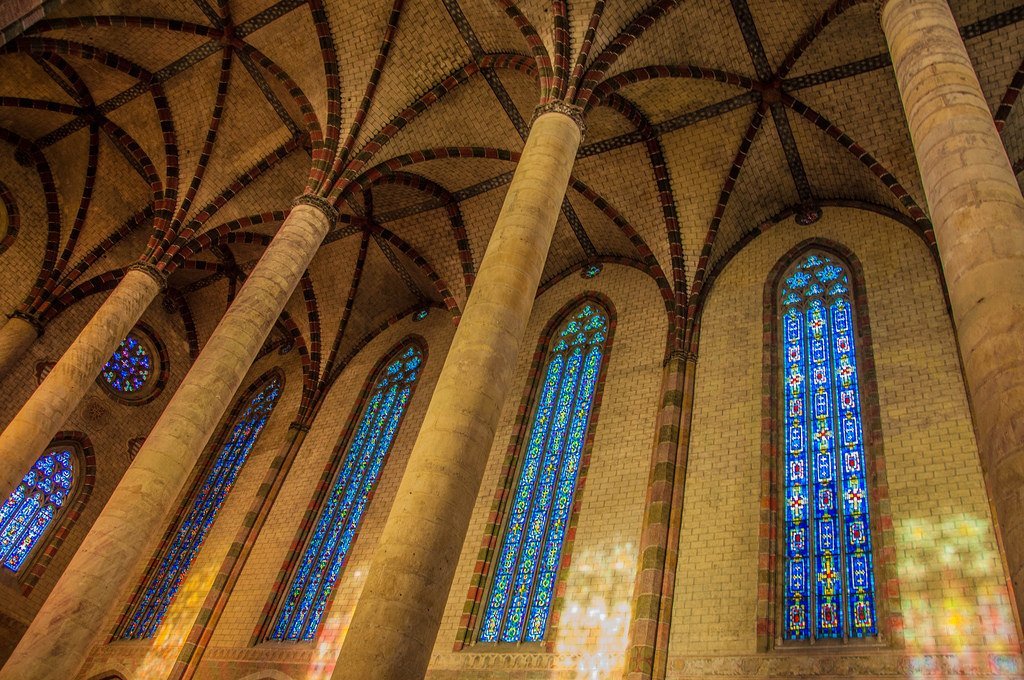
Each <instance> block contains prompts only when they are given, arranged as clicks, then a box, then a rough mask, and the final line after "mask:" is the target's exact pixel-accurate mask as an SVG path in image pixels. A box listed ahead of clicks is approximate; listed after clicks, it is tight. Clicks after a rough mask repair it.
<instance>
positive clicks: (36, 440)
mask: <svg viewBox="0 0 1024 680" xmlns="http://www.w3.org/2000/svg"><path fill="white" fill-rule="evenodd" d="M163 283H164V278H163V274H162V273H160V272H159V271H157V270H156V269H155V268H153V267H152V266H151V265H146V264H136V265H132V267H131V268H129V270H128V272H127V273H126V274H125V275H124V277H123V278H122V279H121V282H120V283H118V284H117V287H116V288H114V290H113V291H112V292H111V293H110V295H109V296H108V297H107V299H106V300H104V301H103V304H102V305H100V308H99V309H98V310H96V313H95V314H94V315H93V317H92V318H91V319H90V320H89V323H88V324H86V326H85V328H83V329H82V332H81V333H79V334H78V337H77V338H75V341H74V342H72V343H71V346H70V347H68V349H67V351H66V352H64V355H63V356H61V358H60V360H59V361H58V362H57V364H56V365H55V366H54V367H53V369H52V370H51V371H50V373H49V374H48V375H47V376H46V379H45V380H43V382H42V384H41V385H39V387H38V388H36V391H35V392H33V393H32V396H31V397H29V399H28V401H27V402H25V405H24V406H22V407H21V410H20V411H18V414H17V415H16V416H14V420H12V421H11V422H10V424H8V425H7V429H5V430H4V431H3V433H2V434H0V495H2V497H3V498H7V495H8V494H10V493H11V491H13V490H14V488H15V487H16V486H17V485H18V483H19V482H20V481H21V478H22V477H23V476H24V475H25V473H26V472H27V471H28V469H29V468H30V467H32V464H33V463H35V462H36V459H37V458H38V457H39V454H41V453H42V452H43V449H45V448H46V447H47V445H49V443H50V440H51V439H53V436H54V435H55V434H57V432H59V431H60V429H61V428H62V427H64V423H65V421H66V420H67V419H68V416H70V415H71V412H72V411H73V410H74V409H75V407H76V406H78V402H80V401H81V400H82V397H83V396H85V393H86V391H87V390H88V389H89V388H90V387H91V386H92V384H93V381H94V380H96V376H98V375H99V374H100V370H101V369H102V368H103V364H105V363H107V360H109V359H110V355H111V354H113V353H114V350H115V349H117V345H118V344H119V343H120V342H121V341H122V340H124V337H125V336H126V335H128V332H129V331H130V330H131V329H132V328H133V327H134V326H135V322H137V321H138V320H139V317H141V316H142V313H143V312H145V311H146V308H147V307H148V306H149V303H151V302H152V301H153V298H155V297H156V295H157V293H159V292H160V290H161V288H162V286H163ZM15 322H17V323H19V324H20V323H22V321H21V320H20V319H18V318H17V317H15V318H12V319H11V320H10V321H8V322H7V325H8V326H9V325H10V324H12V323H15ZM5 328H6V326H5ZM33 332H35V331H34V330H33ZM25 336H26V337H27V333H25Z"/></svg>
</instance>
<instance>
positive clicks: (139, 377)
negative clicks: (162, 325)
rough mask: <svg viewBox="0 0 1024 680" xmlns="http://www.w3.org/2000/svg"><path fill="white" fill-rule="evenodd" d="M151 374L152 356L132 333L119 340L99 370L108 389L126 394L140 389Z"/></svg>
mask: <svg viewBox="0 0 1024 680" xmlns="http://www.w3.org/2000/svg"><path fill="white" fill-rule="evenodd" d="M152 374H153V356H152V355H151V354H150V351H149V350H148V349H147V348H146V346H145V344H144V343H143V342H141V341H140V340H139V338H138V336H136V335H135V334H134V333H129V334H128V337H126V338H125V339H124V340H122V341H121V344H120V345H118V346H117V349H116V350H114V354H113V356H111V357H110V359H109V360H108V361H107V363H106V364H104V365H103V370H101V371H100V376H101V377H102V378H103V381H104V382H105V383H106V384H107V385H108V386H109V387H110V389H112V390H114V392H117V393H119V394H128V395H130V394H134V393H135V392H138V391H139V390H141V389H142V387H143V385H145V384H146V381H148V380H149V378H150V376H151V375H152Z"/></svg>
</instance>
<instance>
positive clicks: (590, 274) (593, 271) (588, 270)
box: [580, 264, 604, 279]
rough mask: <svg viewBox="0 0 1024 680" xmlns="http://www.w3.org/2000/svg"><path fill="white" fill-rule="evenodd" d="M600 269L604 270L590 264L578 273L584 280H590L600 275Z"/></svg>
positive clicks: (599, 266) (597, 265)
mask: <svg viewBox="0 0 1024 680" xmlns="http://www.w3.org/2000/svg"><path fill="white" fill-rule="evenodd" d="M602 269H604V267H602V266H601V265H599V264H590V265H587V266H586V267H584V268H583V270H582V271H581V272H580V276H582V277H583V278H585V279H592V278H594V277H595V276H597V275H598V274H600V273H601V270H602Z"/></svg>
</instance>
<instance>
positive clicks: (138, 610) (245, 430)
mask: <svg viewBox="0 0 1024 680" xmlns="http://www.w3.org/2000/svg"><path fill="white" fill-rule="evenodd" d="M280 393H281V381H280V380H279V379H277V378H272V379H271V380H270V381H268V382H267V383H266V384H265V385H263V387H262V388H261V389H260V390H259V391H258V392H257V393H256V395H255V396H254V397H253V398H252V399H251V400H250V402H249V405H248V406H247V407H246V409H245V410H244V411H243V412H242V414H241V415H240V416H239V417H238V419H237V420H236V421H235V422H234V424H233V425H232V428H231V430H230V432H229V435H228V437H227V441H225V443H224V445H223V446H222V447H221V449H220V451H219V452H218V454H217V457H216V458H215V459H214V461H213V463H212V464H211V465H210V469H209V471H208V472H207V473H206V476H205V477H204V478H203V480H202V483H201V485H200V486H199V487H198V489H197V490H196V492H195V493H194V495H193V497H192V499H191V500H190V501H188V502H187V503H186V505H185V507H184V508H183V509H182V511H181V513H180V514H181V515H182V516H183V519H181V520H180V522H179V523H178V525H177V529H176V530H175V531H174V534H173V537H172V538H171V540H170V542H169V544H168V545H167V547H166V548H165V549H164V551H163V553H162V554H161V555H160V558H159V562H158V563H157V566H156V567H155V568H154V569H153V570H152V572H151V573H150V574H148V575H147V578H146V581H145V583H144V584H143V586H142V589H141V591H140V593H139V595H138V596H137V597H136V600H135V602H134V603H133V605H132V607H131V608H130V609H129V615H128V617H127V618H126V623H125V625H124V627H123V630H122V631H121V634H120V637H121V638H122V639H125V640H136V639H142V638H148V637H152V636H153V635H154V634H155V633H156V629H157V628H158V627H159V626H160V622H161V621H162V620H163V617H164V614H165V613H167V608H168V607H169V606H170V605H171V601H172V600H173V599H174V595H175V594H176V593H177V592H178V588H179V587H180V586H181V584H182V582H183V581H184V580H185V576H186V575H187V574H188V570H189V567H190V566H192V560H194V559H195V557H196V555H197V554H198V553H199V549H200V548H201V547H202V545H203V541H204V540H205V539H206V534H207V533H209V531H210V527H212V526H213V522H214V520H215V519H216V517H217V512H218V510H220V506H221V503H223V502H224V499H225V498H226V497H227V495H228V492H229V491H230V490H231V486H232V485H233V484H234V482H235V479H237V477H238V473H239V472H240V471H241V469H242V465H244V464H245V460H246V458H247V457H248V456H249V452H250V451H252V447H253V445H254V444H255V443H256V439H257V438H258V437H259V435H260V432H262V431H263V426H264V425H266V423H267V419H268V418H269V417H270V413H271V412H272V411H273V410H274V406H275V405H276V404H277V398H278V396H279V395H280Z"/></svg>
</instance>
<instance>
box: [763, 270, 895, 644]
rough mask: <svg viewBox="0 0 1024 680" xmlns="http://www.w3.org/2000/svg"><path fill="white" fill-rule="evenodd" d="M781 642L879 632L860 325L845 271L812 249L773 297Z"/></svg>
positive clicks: (867, 634)
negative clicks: (778, 356)
mask: <svg viewBox="0 0 1024 680" xmlns="http://www.w3.org/2000/svg"><path fill="white" fill-rule="evenodd" d="M779 308H780V310H781V317H782V318H781V329H782V366H783V385H782V392H783V395H784V398H783V404H782V407H783V414H784V419H783V420H784V423H785V436H784V438H783V439H784V447H783V448H784V451H785V459H784V461H783V464H784V472H783V475H782V476H783V479H784V484H785V487H784V491H783V493H784V498H783V503H784V517H785V522H784V525H785V530H784V531H785V535H784V538H783V540H784V545H785V560H784V563H785V567H784V570H785V571H784V575H783V584H784V585H783V589H784V596H783V599H784V602H783V635H784V638H785V639H786V640H810V639H815V640H821V639H836V640H842V639H845V638H865V637H872V636H875V635H877V634H878V626H877V620H876V618H877V617H876V610H875V576H874V565H873V561H872V552H871V520H870V517H869V513H868V489H867V478H866V466H865V460H864V438H863V426H862V424H861V412H860V386H859V381H858V374H857V352H856V335H857V333H856V319H855V317H854V314H853V298H852V293H851V291H850V277H849V273H848V271H847V269H846V267H845V266H844V265H842V264H841V263H840V262H838V261H836V260H835V259H834V258H832V257H830V256H829V255H827V254H826V253H823V252H818V251H815V252H811V253H810V254H808V255H805V256H803V257H801V258H800V259H799V260H798V261H797V263H796V264H795V265H793V266H792V267H790V269H789V272H788V273H787V275H786V276H785V277H784V279H783V282H782V285H781V286H780V290H779Z"/></svg>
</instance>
